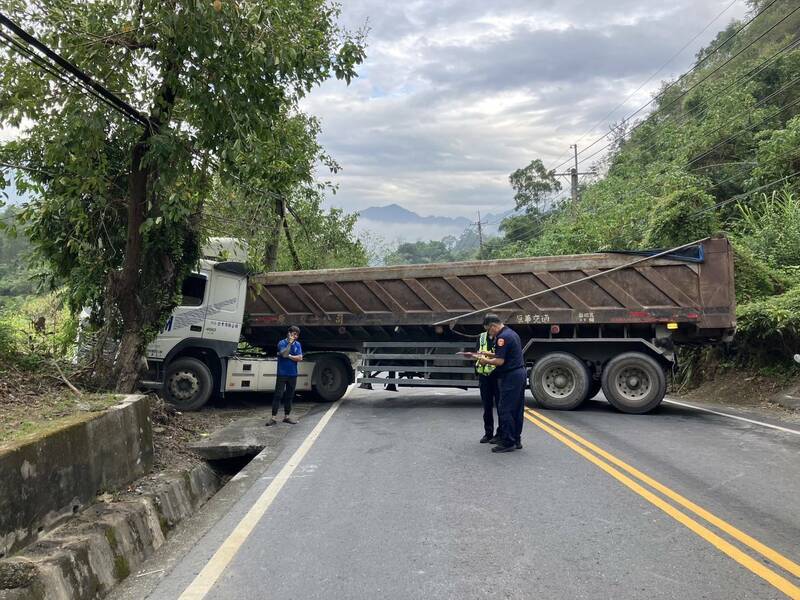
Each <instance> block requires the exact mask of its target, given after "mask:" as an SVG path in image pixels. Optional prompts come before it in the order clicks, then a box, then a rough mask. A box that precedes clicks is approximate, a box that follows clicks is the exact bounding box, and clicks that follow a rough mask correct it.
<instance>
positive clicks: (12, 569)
mask: <svg viewBox="0 0 800 600" xmlns="http://www.w3.org/2000/svg"><path fill="white" fill-rule="evenodd" d="M160 477H163V480H162V481H161V483H160V484H159V485H157V486H156V487H155V489H154V490H153V491H152V492H148V493H146V494H143V495H142V496H140V497H138V498H131V499H129V500H124V501H121V502H111V503H108V504H106V503H102V502H101V503H98V504H95V505H93V506H91V507H89V508H88V509H86V510H85V511H83V512H81V513H80V514H78V515H77V516H76V517H75V518H73V519H71V520H70V521H69V522H68V523H67V524H65V525H64V526H62V527H59V528H57V529H56V530H55V531H53V532H51V533H48V534H46V535H43V536H42V537H41V538H40V539H39V540H38V541H37V542H36V543H34V544H32V545H30V546H28V547H27V548H25V550H23V551H22V552H21V553H19V554H17V555H15V556H14V557H12V558H9V559H5V560H0V600H96V599H97V598H102V597H103V596H105V595H106V594H108V593H109V592H110V591H111V589H112V588H113V587H114V586H115V585H117V584H118V583H119V582H120V581H122V580H123V579H125V578H126V577H127V576H128V575H129V574H130V573H131V572H133V571H134V570H135V569H136V568H137V567H138V566H139V565H141V564H142V562H143V561H144V560H145V559H147V558H148V557H150V556H151V555H152V554H153V553H154V552H155V551H156V550H157V549H158V548H159V547H160V546H161V545H163V543H164V541H165V538H166V536H167V534H168V532H169V531H170V530H171V529H173V528H174V527H175V526H176V525H177V524H178V523H180V521H182V520H183V519H185V518H186V517H188V516H190V515H192V514H193V513H194V512H195V511H196V510H197V509H198V508H199V507H200V506H202V505H203V504H205V503H206V501H207V500H208V499H209V498H211V496H213V495H214V494H215V493H216V492H217V490H219V488H220V487H221V485H222V480H221V479H220V477H219V476H218V475H217V474H216V473H215V472H214V471H213V470H212V469H211V468H210V467H209V466H207V465H206V464H205V463H202V464H199V465H197V466H195V467H194V468H192V469H189V470H185V471H181V472H179V473H171V474H168V475H164V474H162V475H160Z"/></svg>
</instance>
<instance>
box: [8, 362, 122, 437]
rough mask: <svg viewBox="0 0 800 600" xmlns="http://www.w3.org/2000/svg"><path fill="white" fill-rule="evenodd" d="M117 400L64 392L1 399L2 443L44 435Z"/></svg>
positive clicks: (97, 395) (102, 396) (111, 396)
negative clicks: (79, 395)
mask: <svg viewBox="0 0 800 600" xmlns="http://www.w3.org/2000/svg"><path fill="white" fill-rule="evenodd" d="M1 376H2V375H0V377H1ZM117 402H119V396H114V395H112V394H83V395H82V396H81V397H80V398H78V397H77V396H75V395H74V394H72V393H69V392H62V391H51V392H45V393H44V394H42V395H25V396H22V397H18V396H7V397H3V398H0V444H8V443H10V442H18V441H24V440H25V439H32V438H35V437H39V436H42V435H45V434H47V433H48V432H50V431H53V430H56V429H58V428H60V427H62V426H64V425H67V424H69V423H72V422H77V421H81V420H84V419H86V418H88V417H89V416H91V414H92V413H96V412H99V411H102V410H104V409H106V408H108V407H109V406H111V405H113V404H115V403H117Z"/></svg>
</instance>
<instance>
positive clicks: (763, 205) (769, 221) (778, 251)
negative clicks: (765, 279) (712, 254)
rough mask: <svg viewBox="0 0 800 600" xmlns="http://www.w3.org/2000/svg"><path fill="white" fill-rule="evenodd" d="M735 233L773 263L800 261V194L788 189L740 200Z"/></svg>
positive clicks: (789, 263)
mask: <svg viewBox="0 0 800 600" xmlns="http://www.w3.org/2000/svg"><path fill="white" fill-rule="evenodd" d="M738 210H739V213H740V220H739V222H738V224H737V228H736V237H737V239H738V240H739V241H740V244H741V245H744V246H747V247H748V248H749V249H750V251H751V252H752V253H753V254H754V255H755V256H758V257H759V258H762V259H763V260H765V261H766V262H767V263H768V264H769V265H770V266H772V267H783V266H785V265H800V197H798V195H797V194H794V193H792V192H791V191H790V190H789V189H783V190H781V191H775V192H773V193H771V194H769V195H767V194H760V196H759V198H758V199H757V200H755V201H753V202H752V203H739V205H738Z"/></svg>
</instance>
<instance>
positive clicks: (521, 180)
mask: <svg viewBox="0 0 800 600" xmlns="http://www.w3.org/2000/svg"><path fill="white" fill-rule="evenodd" d="M508 180H509V182H510V183H511V187H512V188H513V189H514V202H516V208H517V210H519V209H521V208H524V209H525V210H528V211H534V210H538V209H539V207H540V205H541V204H542V203H543V202H544V201H545V200H547V199H548V198H549V197H550V196H551V195H552V194H553V193H554V192H557V191H559V190H560V189H561V182H559V181H558V179H556V176H555V172H554V171H548V170H547V169H546V168H545V166H544V163H542V161H541V160H539V159H538V158H537V159H536V160H533V161H531V163H530V164H529V165H528V166H527V167H524V168H522V169H517V170H516V171H514V172H513V173H512V174H511V175H510V176H509V178H508Z"/></svg>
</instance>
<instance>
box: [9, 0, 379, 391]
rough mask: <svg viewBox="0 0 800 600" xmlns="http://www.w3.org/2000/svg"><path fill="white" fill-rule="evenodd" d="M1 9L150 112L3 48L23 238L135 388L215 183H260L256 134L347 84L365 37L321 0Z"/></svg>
mask: <svg viewBox="0 0 800 600" xmlns="http://www.w3.org/2000/svg"><path fill="white" fill-rule="evenodd" d="M3 10H4V12H5V13H6V14H8V15H9V16H10V17H11V18H12V19H13V20H15V21H16V22H18V23H20V24H21V25H22V26H23V28H25V29H26V30H27V31H30V32H33V33H35V34H36V35H37V36H38V37H39V38H40V39H42V40H43V41H44V42H45V43H46V44H48V45H49V46H50V47H52V48H55V49H57V50H58V51H59V52H60V53H61V54H62V55H64V56H65V57H66V58H67V59H69V60H70V61H72V62H73V63H75V64H76V65H78V66H79V67H81V68H83V69H85V70H86V71H88V72H89V73H90V74H91V75H93V76H94V77H96V78H97V79H98V80H100V81H102V82H103V83H104V84H105V86H106V87H107V88H109V89H111V90H114V92H115V93H116V94H117V95H119V96H121V97H123V98H125V99H126V100H127V101H128V102H130V103H132V104H133V105H135V106H137V107H140V111H141V112H143V113H144V114H145V116H146V118H147V125H146V126H144V127H142V126H141V125H140V124H138V123H132V122H130V121H128V120H126V119H125V118H124V117H123V116H121V115H120V114H118V113H115V112H113V111H111V110H109V109H108V108H107V107H105V106H102V105H98V104H97V103H96V102H95V100H94V99H92V98H90V97H88V96H87V95H86V94H85V93H83V92H82V91H81V90H78V89H76V88H74V87H72V86H69V85H65V84H64V83H63V82H62V81H59V80H57V79H52V78H50V77H48V76H46V75H44V74H43V73H42V72H41V71H40V70H39V68H38V67H37V66H35V65H34V64H32V63H31V62H29V61H28V60H27V59H25V58H22V57H21V56H19V55H16V54H11V53H9V54H8V55H5V56H3V57H2V59H3V62H4V65H5V67H4V69H3V71H2V73H0V123H2V124H4V125H10V126H19V125H20V124H21V123H22V122H23V120H24V121H25V123H26V125H27V123H30V126H26V128H25V129H24V132H23V133H22V134H21V136H20V137H19V138H18V139H17V140H15V141H13V142H10V143H6V144H4V145H3V146H0V156H2V157H3V159H4V160H5V161H6V162H12V163H16V164H21V165H23V166H24V167H25V169H26V170H27V174H26V176H25V178H22V177H18V178H17V181H16V183H17V186H18V187H19V188H20V190H21V191H26V190H30V191H32V192H34V193H35V194H36V199H35V200H34V201H32V202H31V203H30V204H29V205H28V206H27V207H26V209H25V210H24V211H23V217H24V219H25V222H26V223H27V226H26V229H27V233H28V235H29V237H30V239H31V241H32V243H33V244H34V246H35V248H36V250H37V251H38V253H39V254H40V256H41V257H42V258H43V259H44V260H46V261H47V263H48V264H49V266H50V269H51V272H52V280H53V283H54V284H61V283H63V284H64V285H65V286H66V290H67V295H68V298H69V301H70V304H71V306H72V308H73V309H77V308H78V307H80V306H83V305H92V306H93V307H94V308H95V309H96V311H95V312H96V314H100V315H102V319H103V321H104V323H105V326H106V327H107V328H114V329H116V331H115V333H116V334H117V335H119V338H120V345H119V350H118V354H117V360H116V373H115V377H114V379H113V380H114V381H115V382H116V384H115V387H116V389H117V390H119V391H131V390H132V389H133V387H134V386H135V383H136V380H137V378H138V372H139V364H140V360H139V359H140V357H141V356H142V354H143V352H144V348H145V346H146V344H147V342H148V340H149V339H150V338H151V337H152V336H153V335H155V334H156V332H157V331H158V329H159V328H160V326H161V324H162V323H163V321H164V319H165V317H166V315H167V314H168V313H169V311H170V310H171V309H172V308H173V306H174V305H175V303H176V300H177V292H178V284H179V282H180V281H181V279H182V277H183V275H184V274H185V273H186V272H187V271H188V270H189V269H190V268H191V267H192V265H193V264H194V263H195V262H196V259H197V258H198V254H199V244H200V241H201V240H200V236H201V231H202V219H203V216H204V202H205V200H206V198H207V197H208V194H209V192H210V191H211V189H212V188H213V181H214V179H215V177H218V178H220V180H221V181H225V182H228V183H229V182H230V181H231V180H233V181H239V182H244V184H248V181H252V180H254V179H258V180H259V181H262V182H263V181H264V180H263V177H262V174H261V173H260V172H259V171H258V169H259V168H260V167H261V166H262V165H259V164H257V160H258V158H260V157H261V155H260V154H259V153H258V152H257V149H258V148H259V147H260V145H261V143H262V141H265V142H268V141H269V140H271V135H272V134H273V132H274V131H275V130H276V128H281V127H285V126H286V121H287V119H291V118H292V115H293V114H294V113H293V111H294V109H295V108H296V106H297V101H298V100H299V98H301V97H302V96H303V95H305V94H307V93H308V92H309V91H310V90H311V89H312V88H313V87H314V86H315V85H317V84H319V83H320V82H322V81H323V80H325V79H327V78H329V77H330V76H332V75H335V76H336V77H337V78H340V79H344V80H345V81H347V82H348V83H349V82H350V80H351V79H352V78H353V77H354V76H355V67H356V66H357V65H358V64H359V63H360V62H361V61H362V60H363V58H364V45H363V36H361V35H360V34H355V35H353V34H350V33H348V32H346V31H342V30H341V29H340V28H339V27H338V26H337V19H338V16H339V6H338V5H336V4H330V3H328V2H326V1H325V0H275V1H274V2H270V3H269V4H266V3H263V2H260V1H258V0H238V1H237V2H233V1H231V0H216V1H215V2H213V3H212V2H205V1H204V2H199V1H197V0H168V1H161V0H136V1H134V0H98V1H96V2H79V3H75V2H71V1H70V2H68V1H67V0H40V1H38V2H36V3H33V4H32V3H29V2H27V1H26V0H9V1H8V2H6V3H5V4H4V9H3ZM247 157H250V160H247ZM284 192H285V190H283V189H280V190H278V191H277V195H278V198H279V199H281V201H282V202H284V203H285V201H286V200H285V197H284V196H283V195H282V194H283V193H284ZM269 195H270V196H271V194H269ZM273 199H274V198H270V200H273ZM265 200H266V199H265ZM278 212H280V211H278Z"/></svg>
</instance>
